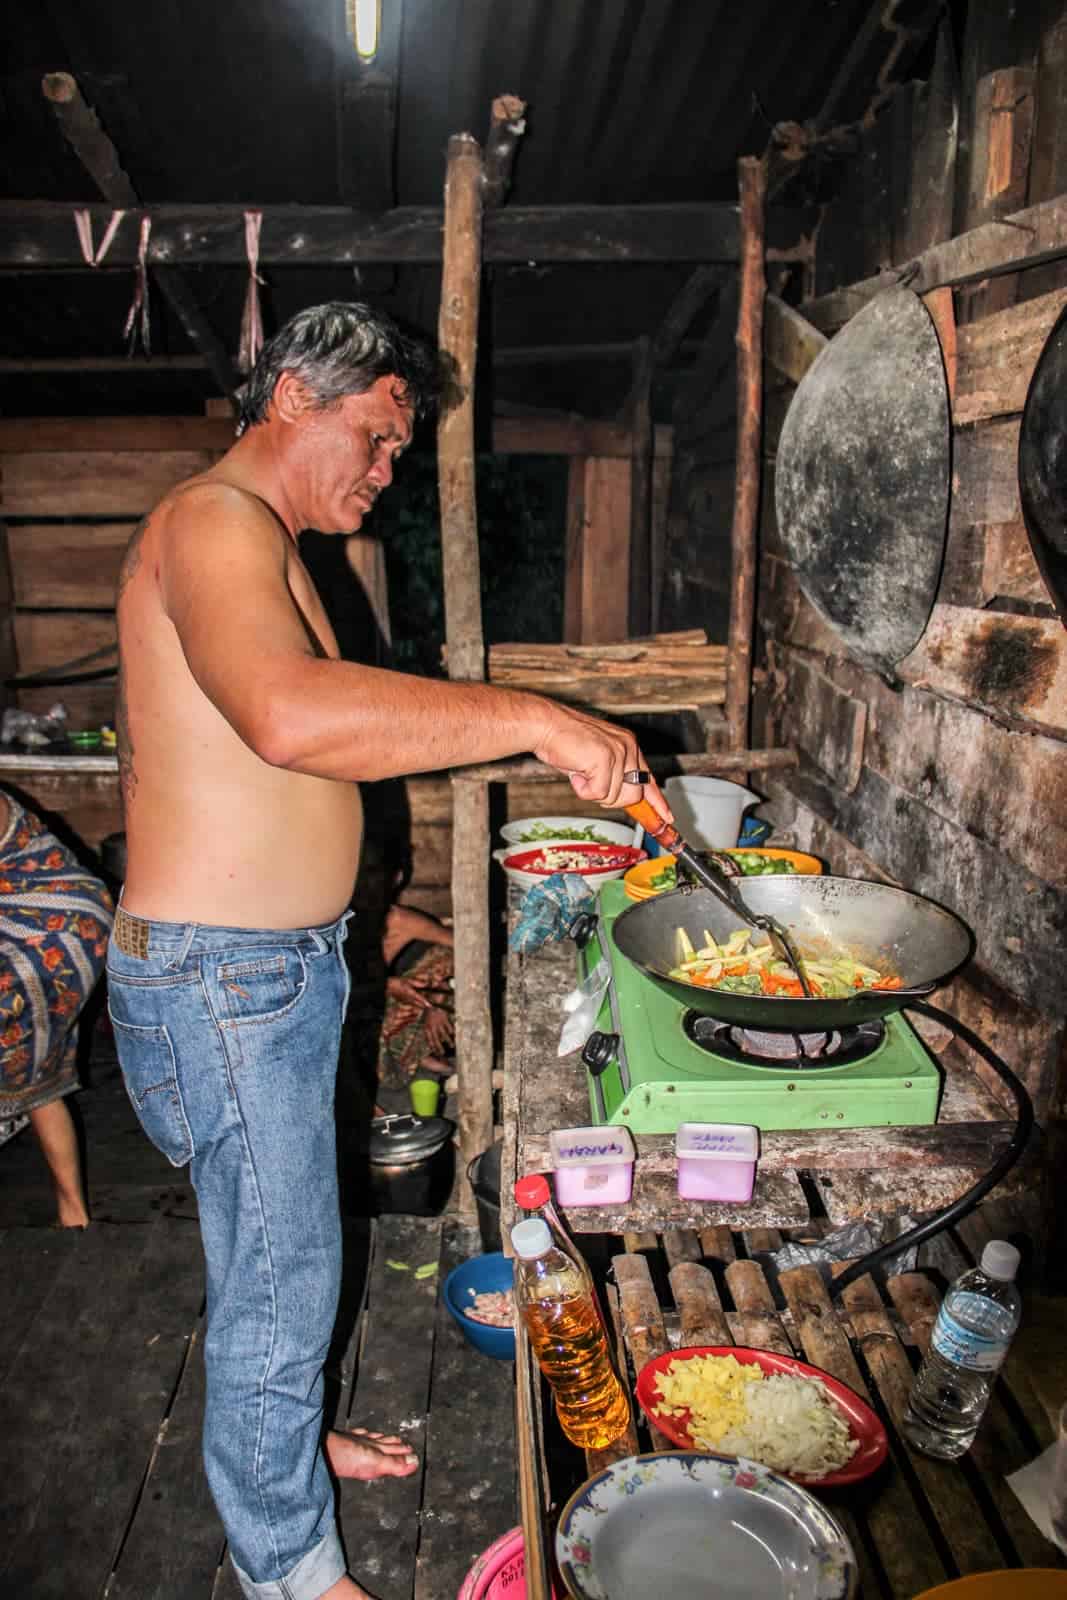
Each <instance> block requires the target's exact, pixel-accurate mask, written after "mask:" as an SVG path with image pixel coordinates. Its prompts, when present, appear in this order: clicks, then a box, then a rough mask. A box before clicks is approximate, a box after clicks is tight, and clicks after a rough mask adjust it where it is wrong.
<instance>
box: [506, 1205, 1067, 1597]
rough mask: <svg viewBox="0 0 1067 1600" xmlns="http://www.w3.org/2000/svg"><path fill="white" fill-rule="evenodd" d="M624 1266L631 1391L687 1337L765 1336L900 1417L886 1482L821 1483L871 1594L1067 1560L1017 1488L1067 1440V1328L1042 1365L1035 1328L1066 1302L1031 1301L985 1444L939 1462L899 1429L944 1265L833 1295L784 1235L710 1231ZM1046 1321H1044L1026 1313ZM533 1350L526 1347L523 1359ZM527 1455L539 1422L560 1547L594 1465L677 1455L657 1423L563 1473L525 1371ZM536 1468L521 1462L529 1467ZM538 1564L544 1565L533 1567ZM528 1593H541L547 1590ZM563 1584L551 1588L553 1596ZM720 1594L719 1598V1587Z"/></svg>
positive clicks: (763, 1340)
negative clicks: (1030, 1466)
mask: <svg viewBox="0 0 1067 1600" xmlns="http://www.w3.org/2000/svg"><path fill="white" fill-rule="evenodd" d="M993 1226H995V1227H997V1228H998V1231H1003V1228H1002V1226H1001V1224H1000V1223H999V1221H994V1222H993V1223H992V1224H991V1222H990V1220H989V1219H988V1218H985V1217H983V1216H982V1215H981V1214H979V1215H978V1216H977V1217H974V1218H972V1219H969V1220H968V1221H967V1222H965V1223H963V1224H962V1225H961V1227H960V1229H959V1231H958V1232H955V1233H952V1234H949V1235H945V1236H942V1237H941V1239H940V1240H939V1241H938V1242H937V1249H936V1251H935V1252H933V1254H934V1256H935V1257H936V1263H937V1266H938V1267H940V1268H943V1269H944V1272H945V1273H947V1274H948V1275H951V1276H955V1274H956V1273H958V1272H959V1271H962V1270H963V1268H964V1267H965V1266H967V1265H970V1264H971V1262H972V1261H973V1259H974V1257H975V1254H976V1253H978V1252H980V1250H981V1247H982V1245H983V1243H984V1242H985V1241H986V1240H987V1239H988V1238H989V1237H991V1236H992V1233H991V1227H993ZM625 1243H626V1247H627V1248H626V1249H625V1250H624V1251H622V1252H619V1253H616V1254H615V1255H614V1256H613V1257H612V1259H611V1277H612V1278H613V1280H614V1281H613V1284H612V1283H609V1284H608V1286H607V1294H606V1298H607V1304H608V1307H609V1309H610V1311H611V1313H612V1316H613V1317H614V1319H615V1323H616V1328H617V1331H618V1333H619V1335H620V1351H621V1355H622V1359H621V1362H620V1367H621V1368H622V1369H623V1370H625V1371H626V1373H627V1377H628V1379H629V1380H630V1382H631V1384H632V1381H633V1379H634V1378H635V1377H636V1374H637V1373H638V1372H639V1371H640V1369H641V1367H642V1366H643V1365H644V1364H645V1362H646V1361H648V1360H650V1359H651V1358H652V1357H654V1356H656V1355H658V1354H660V1353H662V1352H664V1351H666V1350H668V1349H671V1348H677V1347H678V1346H680V1345H699V1344H706V1345H728V1344H736V1345H750V1346H755V1347H757V1348H764V1349H772V1350H778V1351H780V1352H781V1353H783V1354H786V1355H795V1356H798V1357H800V1358H801V1359H804V1360H806V1361H808V1362H810V1363H811V1364H812V1365H814V1366H818V1367H821V1368H822V1369H823V1370H825V1371H827V1372H830V1373H832V1374H833V1375H834V1376H835V1377H837V1378H839V1379H840V1380H841V1381H843V1382H844V1383H846V1384H848V1385H849V1386H850V1387H851V1388H853V1389H854V1390H856V1391H857V1392H858V1393H860V1394H861V1395H863V1396H864V1397H865V1398H866V1399H867V1400H868V1401H869V1403H870V1404H872V1405H873V1407H874V1409H875V1410H876V1411H877V1413H878V1415H879V1416H880V1417H881V1420H882V1421H883V1423H884V1424H885V1426H886V1429H887V1432H888V1435H889V1440H890V1455H889V1460H888V1462H887V1463H886V1465H885V1466H884V1467H882V1468H881V1469H879V1471H878V1473H877V1474H875V1475H874V1476H873V1477H872V1478H871V1479H869V1480H867V1481H866V1482H865V1483H861V1484H858V1485H855V1486H852V1487H850V1488H848V1489H838V1490H836V1491H826V1492H820V1498H821V1499H823V1500H824V1501H825V1503H826V1504H827V1506H828V1508H829V1509H830V1510H831V1511H832V1513H833V1514H834V1515H835V1516H836V1517H837V1518H838V1520H839V1521H840V1522H841V1524H842V1525H843V1527H844V1528H845V1531H846V1532H847V1534H848V1536H849V1539H850V1541H851V1543H852V1546H853V1549H854V1550H855V1553H856V1557H857V1562H858V1566H859V1572H860V1591H859V1592H860V1596H861V1600H913V1597H914V1596H916V1595H919V1594H920V1593H922V1592H923V1591H925V1590H926V1589H928V1588H930V1587H932V1586H934V1585H936V1584H939V1583H942V1582H945V1581H946V1580H947V1579H949V1578H952V1577H956V1576H959V1575H962V1574H966V1573H971V1572H981V1571H991V1570H999V1569H1001V1568H1009V1567H1020V1566H1037V1567H1052V1568H1062V1567H1064V1566H1067V1561H1065V1559H1064V1557H1063V1555H1062V1554H1061V1553H1060V1552H1059V1551H1058V1550H1057V1549H1056V1548H1055V1547H1054V1546H1053V1545H1051V1544H1050V1543H1049V1542H1048V1540H1046V1539H1045V1538H1044V1536H1043V1535H1042V1534H1041V1533H1040V1532H1039V1530H1038V1529H1037V1527H1036V1526H1035V1525H1034V1523H1033V1522H1032V1521H1031V1519H1030V1518H1029V1516H1028V1515H1027V1513H1026V1512H1025V1511H1024V1510H1023V1508H1022V1506H1021V1505H1020V1503H1019V1502H1018V1500H1017V1499H1016V1497H1015V1495H1014V1493H1013V1491H1012V1490H1011V1489H1010V1487H1009V1486H1008V1485H1007V1483H1006V1482H1005V1477H1006V1475H1007V1474H1008V1473H1011V1472H1013V1471H1015V1470H1016V1469H1017V1468H1018V1467H1020V1466H1022V1465H1023V1464H1024V1463H1026V1462H1027V1461H1030V1460H1031V1459H1033V1457H1034V1456H1035V1455H1037V1454H1038V1453H1039V1451H1040V1450H1042V1449H1043V1448H1044V1447H1045V1446H1046V1445H1047V1444H1048V1443H1050V1442H1051V1438H1052V1420H1051V1419H1052V1414H1053V1411H1054V1408H1055V1406H1056V1405H1057V1404H1058V1402H1059V1401H1060V1400H1062V1398H1063V1393H1062V1391H1063V1387H1064V1384H1065V1383H1067V1363H1065V1361H1064V1358H1063V1353H1062V1337H1058V1339H1057V1341H1056V1344H1055V1346H1054V1347H1046V1354H1045V1357H1044V1358H1043V1359H1037V1360H1035V1359H1034V1351H1035V1346H1034V1341H1033V1338H1032V1333H1033V1331H1034V1327H1033V1325H1034V1324H1035V1323H1037V1322H1040V1321H1043V1322H1044V1323H1045V1324H1046V1325H1047V1326H1048V1327H1050V1328H1057V1329H1059V1330H1062V1326H1063V1313H1064V1307H1063V1304H1062V1302H1055V1303H1051V1302H1047V1303H1042V1302H1039V1301H1037V1300H1035V1299H1034V1298H1032V1297H1031V1298H1029V1299H1028V1301H1027V1311H1026V1312H1024V1324H1023V1329H1022V1331H1021V1333H1020V1335H1019V1338H1018V1340H1017V1342H1016V1345H1015V1346H1014V1347H1013V1352H1012V1355H1011V1356H1010V1358H1009V1362H1008V1365H1007V1367H1006V1369H1005V1372H1004V1375H1003V1376H1002V1378H1001V1379H1000V1380H999V1381H998V1384H997V1387H996V1391H995V1395H994V1399H993V1401H992V1403H991V1405H990V1407H989V1410H988V1411H987V1413H986V1416H985V1419H984V1421H983V1423H982V1426H981V1429H980V1430H979V1434H978V1438H977V1440H976V1441H975V1444H974V1445H973V1447H972V1449H971V1450H970V1451H969V1452H968V1454H967V1455H966V1456H965V1457H964V1458H963V1459H962V1461H960V1462H954V1463H946V1462H935V1461H931V1460H929V1459H927V1458H926V1457H923V1456H921V1455H920V1454H918V1453H917V1452H915V1451H913V1450H911V1449H910V1447H908V1446H907V1445H906V1444H905V1443H904V1442H903V1440H902V1437H901V1435H900V1432H899V1422H900V1418H901V1415H902V1412H903V1408H904V1404H905V1402H906V1399H907V1394H908V1390H909V1388H910V1385H911V1380H912V1376H913V1373H914V1368H915V1366H916V1364H917V1362H918V1359H919V1357H920V1355H921V1353H922V1352H923V1351H924V1350H925V1348H926V1345H927V1343H928V1341H929V1336H930V1329H931V1327H932V1324H933V1320H934V1317H935V1316H936V1314H937V1306H938V1304H939V1300H940V1288H941V1286H942V1285H943V1282H944V1278H943V1276H942V1275H941V1273H940V1272H939V1271H938V1270H936V1269H934V1270H932V1269H931V1268H930V1267H924V1269H923V1270H917V1271H915V1272H909V1273H902V1274H900V1275H898V1276H894V1277H891V1278H889V1279H888V1280H887V1281H886V1283H885V1285H884V1286H879V1285H876V1284H875V1282H874V1281H873V1279H872V1278H871V1277H864V1278H861V1279H860V1280H858V1281H857V1282H856V1283H854V1284H852V1285H850V1286H849V1287H848V1288H846V1289H845V1290H844V1291H843V1294H842V1296H841V1299H840V1301H837V1300H832V1299H831V1297H830V1295H829V1293H828V1290H827V1287H826V1284H825V1283H824V1281H823V1278H822V1277H821V1275H820V1273H819V1271H818V1269H817V1268H816V1267H815V1266H798V1267H793V1268H791V1269H789V1270H784V1271H782V1272H780V1273H779V1272H776V1271H775V1269H774V1267H773V1264H772V1263H771V1262H770V1260H769V1253H770V1252H772V1251H773V1250H775V1249H776V1248H778V1247H779V1246H780V1245H781V1243H782V1236H781V1235H780V1234H778V1233H775V1232H774V1231H773V1230H766V1229H764V1230H753V1231H752V1232H750V1233H743V1234H741V1233H738V1234H731V1233H730V1232H729V1230H727V1229H725V1228H720V1229H708V1230H706V1232H705V1234H703V1235H700V1236H698V1235H697V1234H695V1233H689V1232H685V1231H682V1230H678V1231H676V1232H670V1233H664V1234H662V1235H661V1236H657V1235H655V1234H650V1235H633V1236H630V1237H629V1238H627V1240H626V1241H625ZM1027 1316H1029V1318H1030V1321H1031V1327H1030V1328H1029V1329H1028V1327H1027V1321H1026V1318H1027ZM524 1357H525V1359H528V1352H527V1351H522V1352H520V1361H522V1359H524ZM518 1392H519V1397H520V1450H522V1448H523V1442H524V1441H525V1438H526V1434H527V1428H526V1427H525V1426H524V1418H523V1411H524V1409H525V1410H526V1412H527V1413H528V1421H529V1433H530V1436H531V1437H532V1438H533V1439H534V1443H535V1445H536V1446H537V1448H536V1449H535V1451H534V1455H535V1456H540V1461H539V1462H537V1465H538V1466H539V1467H540V1476H541V1489H542V1493H541V1496H540V1503H539V1501H538V1497H537V1496H534V1497H532V1498H531V1496H530V1495H528V1494H527V1495H525V1496H524V1524H525V1526H526V1529H527V1544H528V1547H532V1545H533V1543H534V1540H535V1539H536V1537H537V1536H538V1532H540V1534H541V1537H542V1538H543V1539H544V1541H545V1545H546V1552H547V1551H548V1550H550V1548H551V1530H552V1525H553V1518H554V1514H555V1513H558V1511H559V1509H560V1508H561V1506H562V1504H563V1503H564V1501H565V1500H566V1498H567V1497H568V1495H569V1494H570V1492H571V1491H572V1490H573V1489H575V1488H577V1487H578V1484H579V1483H580V1482H581V1481H582V1478H583V1477H584V1476H585V1475H586V1474H587V1473H595V1472H597V1471H599V1470H601V1469H602V1468H603V1467H604V1466H605V1465H607V1463H608V1462H610V1461H614V1460H621V1459H623V1458H625V1457H627V1456H629V1455H633V1454H636V1453H639V1452H641V1451H648V1450H658V1449H671V1448H674V1447H673V1446H672V1445H671V1444H670V1441H668V1440H667V1439H665V1438H664V1437H663V1436H662V1435H661V1434H660V1433H659V1432H658V1430H657V1429H656V1428H655V1427H654V1426H652V1425H651V1424H649V1423H648V1422H647V1420H646V1419H644V1418H643V1417H642V1416H641V1414H640V1411H639V1409H638V1408H637V1407H636V1404H635V1423H634V1425H632V1426H631V1429H630V1432H629V1433H628V1434H627V1435H624V1436H623V1438H622V1439H620V1440H619V1441H617V1443H616V1444H615V1445H613V1446H612V1447H611V1448H610V1450H607V1451H601V1452H598V1453H597V1454H595V1455H590V1456H588V1457H587V1458H586V1459H585V1460H583V1459H582V1458H581V1456H580V1454H579V1453H578V1452H573V1453H572V1455H571V1456H570V1458H569V1459H568V1460H567V1461H566V1463H565V1465H564V1467H563V1469H562V1470H560V1464H559V1458H558V1455H557V1460H556V1464H555V1473H553V1466H552V1463H551V1461H550V1462H549V1465H548V1466H547V1467H546V1466H545V1465H544V1462H545V1460H546V1458H549V1457H551V1454H552V1452H551V1449H548V1450H545V1449H544V1446H543V1440H544V1433H545V1429H544V1426H543V1425H542V1426H539V1425H538V1423H537V1420H536V1415H535V1412H534V1409H533V1407H532V1406H531V1405H530V1402H529V1398H528V1396H529V1394H530V1392H531V1386H530V1385H528V1384H526V1383H525V1382H524V1381H523V1374H522V1372H520V1383H519V1391H518ZM523 1472H524V1463H523V1462H522V1461H520V1476H522V1474H523ZM532 1564H533V1561H532V1560H531V1562H530V1563H528V1567H529V1566H530V1565H532ZM530 1579H531V1574H530V1572H529V1571H528V1586H529V1592H530V1594H531V1596H532V1600H538V1589H537V1587H536V1585H535V1584H534V1583H531V1581H530ZM545 1592H547V1591H545ZM709 1592H713V1591H709Z"/></svg>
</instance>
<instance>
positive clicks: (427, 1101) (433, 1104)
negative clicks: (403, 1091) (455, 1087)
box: [408, 1078, 440, 1117]
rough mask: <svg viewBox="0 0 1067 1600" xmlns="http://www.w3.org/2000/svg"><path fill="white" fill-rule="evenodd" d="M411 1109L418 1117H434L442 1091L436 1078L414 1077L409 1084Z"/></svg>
mask: <svg viewBox="0 0 1067 1600" xmlns="http://www.w3.org/2000/svg"><path fill="white" fill-rule="evenodd" d="M408 1093H409V1094H410V1095H411V1109H412V1110H413V1111H414V1113H415V1115H416V1116H417V1117H432V1116H433V1115H434V1113H435V1112H436V1110H437V1096H438V1094H439V1093H440V1089H439V1087H438V1083H437V1079H436V1078H413V1079H412V1080H411V1083H410V1084H409V1085H408Z"/></svg>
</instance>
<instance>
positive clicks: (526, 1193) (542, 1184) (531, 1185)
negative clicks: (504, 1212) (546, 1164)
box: [515, 1172, 552, 1211]
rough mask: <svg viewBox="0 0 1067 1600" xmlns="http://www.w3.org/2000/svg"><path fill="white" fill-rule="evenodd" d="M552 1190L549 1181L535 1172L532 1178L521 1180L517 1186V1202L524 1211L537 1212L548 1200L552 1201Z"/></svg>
mask: <svg viewBox="0 0 1067 1600" xmlns="http://www.w3.org/2000/svg"><path fill="white" fill-rule="evenodd" d="M551 1198H552V1190H551V1189H550V1188H549V1187H548V1179H547V1178H542V1177H541V1175H540V1173H537V1172H535V1173H534V1174H533V1175H532V1177H529V1178H520V1179H519V1181H518V1182H517V1183H516V1185H515V1202H516V1204H517V1205H520V1206H521V1207H522V1209H523V1210H524V1211H537V1210H539V1209H540V1207H541V1206H543V1205H544V1203H545V1201H546V1200H551Z"/></svg>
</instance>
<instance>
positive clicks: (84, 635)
mask: <svg viewBox="0 0 1067 1600" xmlns="http://www.w3.org/2000/svg"><path fill="white" fill-rule="evenodd" d="M154 420H155V419H140V420H139V421H138V422H137V423H136V424H134V425H130V426H128V425H126V424H124V423H123V422H122V421H120V420H118V419H116V420H115V421H114V422H113V423H112V425H111V426H110V427H108V426H107V419H98V420H97V421H96V423H95V424H94V425H91V426H90V427H87V426H86V425H85V424H84V423H81V422H78V423H75V424H67V425H66V427H67V431H68V432H70V431H71V430H74V429H76V431H77V437H76V440H75V437H74V434H73V432H71V437H70V439H67V438H65V437H64V426H63V425H62V424H60V423H55V422H53V423H48V422H47V421H44V420H42V423H41V426H40V428H39V429H37V430H34V429H33V428H32V426H30V425H27V424H26V423H24V424H22V425H21V427H22V437H21V438H20V437H19V429H18V427H15V428H12V425H11V424H7V433H8V437H7V438H6V439H5V441H4V443H5V448H4V449H3V451H2V453H0V513H2V515H3V518H4V522H5V524H6V560H5V561H4V565H5V568H6V571H7V575H8V579H9V582H10V591H11V594H10V597H11V611H10V619H11V627H12V631H13V637H14V649H15V662H14V665H15V669H16V671H17V673H18V674H19V675H25V674H27V673H33V672H40V671H42V670H43V669H45V668H47V667H56V666H59V665H61V664H62V663H64V662H67V661H70V660H73V659H74V658H76V657H79V656H84V655H88V654H89V653H90V652H91V651H94V650H98V649H101V648H102V647H103V646H105V645H108V644H111V643H113V642H114V638H115V621H114V607H115V583H116V579H117V577H118V569H119V563H120V561H121V559H122V552H123V550H124V549H125V547H126V543H127V541H128V539H129V537H130V534H131V533H132V531H133V529H134V528H135V527H136V525H137V521H138V519H139V518H140V517H142V516H143V515H144V514H145V513H146V512H147V511H149V510H150V509H151V507H152V506H153V505H154V504H155V502H156V501H157V500H158V499H159V498H160V496H161V495H162V494H164V493H166V491H167V490H168V489H169V488H171V487H172V485H174V484H175V483H178V482H179V481H180V480H181V479H183V478H187V477H190V476H191V475H192V474H193V473H195V472H202V471H203V470H204V469H205V468H206V467H208V466H210V465H211V463H212V462H213V461H215V460H216V459H217V457H218V451H217V450H213V449H191V448H177V447H172V448H166V447H165V445H166V444H168V443H169V442H170V439H169V435H170V434H174V437H175V438H176V439H177V438H179V437H182V436H181V435H180V433H179V431H178V430H175V429H173V428H170V429H168V427H167V424H168V423H169V422H171V421H173V422H174V423H178V424H180V423H182V422H186V421H191V422H196V421H198V420H199V419H192V418H190V419H185V418H174V419H159V424H160V434H159V443H158V444H157V447H156V448H152V443H153V436H152V434H151V433H146V431H145V430H146V427H149V426H150V425H151V423H152V422H153V421H154ZM205 420H206V419H205ZM101 424H103V425H101ZM94 427H95V437H93V428H94ZM87 438H88V439H90V440H91V442H92V444H93V447H92V448H85V443H86V440H87ZM73 443H76V445H77V447H75V448H70V447H69V446H70V445H71V444H73ZM65 445H67V446H68V447H67V448H64V446H65ZM11 446H14V448H11ZM20 446H21V448H20ZM109 664H111V663H108V662H103V663H101V665H109ZM114 697H115V688H114V682H113V681H106V680H105V681H104V682H100V683H89V684H71V685H64V686H62V687H60V688H33V689H20V690H17V691H15V693H14V696H13V700H14V703H16V704H18V705H20V706H22V707H24V708H25V709H27V710H30V711H38V712H39V711H45V710H47V709H48V708H49V706H51V705H53V704H54V703H55V702H56V701H57V700H61V701H62V702H63V704H64V705H65V706H66V707H67V712H68V716H69V726H70V727H71V728H91V727H97V726H99V724H100V723H102V722H111V721H113V720H114ZM11 700H12V696H11V692H10V691H8V703H11Z"/></svg>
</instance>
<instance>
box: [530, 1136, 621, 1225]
mask: <svg viewBox="0 0 1067 1600" xmlns="http://www.w3.org/2000/svg"><path fill="white" fill-rule="evenodd" d="M548 1148H549V1151H550V1152H551V1156H552V1168H553V1173H554V1176H555V1185H556V1199H557V1200H558V1201H559V1203H560V1205H561V1206H614V1205H625V1203H626V1201H627V1200H629V1198H630V1191H631V1189H632V1188H633V1181H634V1141H633V1137H632V1135H631V1133H630V1130H629V1128H615V1127H612V1126H611V1125H607V1126H605V1127H603V1128H556V1129H555V1130H554V1131H553V1132H552V1133H550V1134H549V1136H548Z"/></svg>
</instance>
